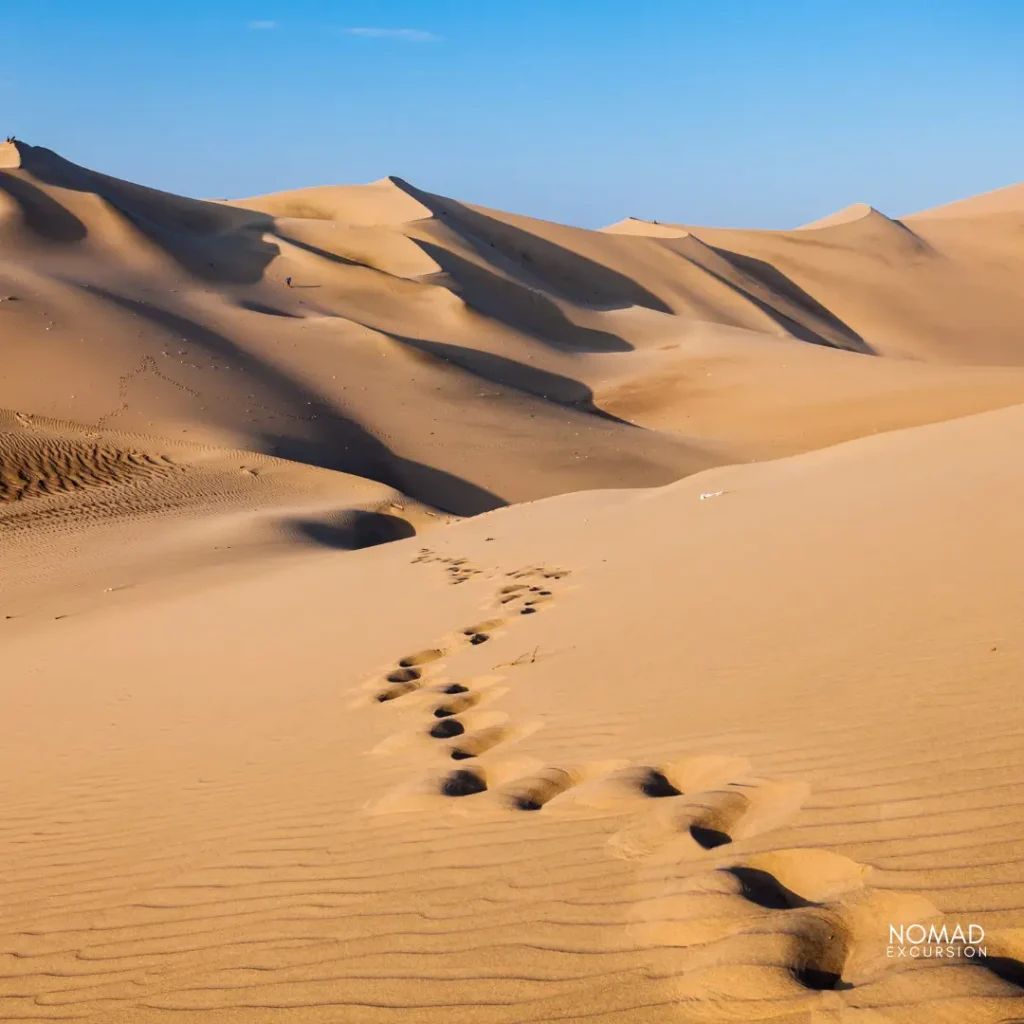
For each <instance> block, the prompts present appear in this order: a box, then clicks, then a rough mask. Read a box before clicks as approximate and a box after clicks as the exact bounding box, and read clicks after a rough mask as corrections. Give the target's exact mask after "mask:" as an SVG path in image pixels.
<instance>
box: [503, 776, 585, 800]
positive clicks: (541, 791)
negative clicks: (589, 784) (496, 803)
mask: <svg viewBox="0 0 1024 1024" xmlns="http://www.w3.org/2000/svg"><path fill="white" fill-rule="evenodd" d="M577 782H579V776H578V774H577V773H576V772H572V771H567V770H565V769H563V768H546V769H545V770H544V771H542V772H540V773H538V774H537V775H534V776H532V777H531V778H528V779H522V780H521V781H519V782H516V783H513V784H512V785H511V786H510V787H509V788H508V790H506V792H505V797H506V798H507V799H508V801H509V803H510V804H511V805H512V806H513V807H515V808H516V809H517V810H520V811H539V810H540V809H541V808H542V807H543V806H544V805H545V804H546V803H548V802H549V801H550V800H553V799H554V798H555V797H556V796H558V795H559V793H564V792H565V791H566V790H567V789H571V788H572V787H573V786H575V785H576V783H577Z"/></svg>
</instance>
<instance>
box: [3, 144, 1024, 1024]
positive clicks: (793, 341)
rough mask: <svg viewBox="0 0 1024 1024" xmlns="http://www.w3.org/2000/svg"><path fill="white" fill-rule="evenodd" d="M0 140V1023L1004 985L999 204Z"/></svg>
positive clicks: (884, 1005) (901, 1011) (1022, 935)
mask: <svg viewBox="0 0 1024 1024" xmlns="http://www.w3.org/2000/svg"><path fill="white" fill-rule="evenodd" d="M0 168H3V169H2V170H0V300H2V301H0V345H2V346H3V370H2V372H0V409H3V410H5V411H3V412H0V556H2V557H3V566H4V571H3V576H2V578H0V656H2V661H0V664H2V669H3V671H2V673H0V706H2V708H3V714H2V715H0V722H2V725H0V765H2V771H0V779H3V780H4V781H3V784H2V789H0V857H2V863H3V864H4V870H3V872H0V907H2V910H3V913H2V915H0V1019H2V1020H5V1021H6V1020H12V1021H14V1020H85V1021H96V1022H115V1021H116V1022H122V1021H125V1022H127V1021H130V1022H133V1024H134V1022H142V1024H149V1022H165V1021H171V1020H181V1021H192V1020H194V1021H203V1022H208V1021H209V1022H214V1024H216V1022H239V1021H246V1022H249V1021H253V1022H271V1021H275V1022H276V1021H303V1022H305V1021H311V1022H312V1021H318V1022H328V1021H329V1022H335V1021H346V1022H350V1021H351V1022H357V1024H362V1022H367V1024H377V1022H406V1021H408V1022H410V1024H411V1022H416V1024H419V1022H428V1024H429V1022H435V1021H436V1022H442V1021H443V1022H446V1024H447V1022H453V1021H457V1022H463V1021H464V1022H467V1024H476V1022H482V1024H488V1022H494V1024H499V1022H501V1024H511V1022H528V1021H529V1022H533V1021H537V1022H540V1021H554V1020H558V1021H588V1022H589V1021H593V1022H606V1024H613V1022H614V1024H623V1022H677V1021H679V1022H682V1021H687V1022H689V1021H695V1022H709V1024H710V1022H725V1021H775V1022H786V1024H812V1022H814V1024H817V1022H825V1021H844V1022H846V1021H851V1022H856V1024H883V1022H898V1024H918V1022H922V1021H948V1022H950V1024H953V1022H956V1024H960V1022H968V1024H971V1022H979V1024H981V1022H993V1024H995V1022H999V1021H1003V1022H1005V1021H1010V1020H1014V1019H1016V1018H1018V1017H1021V1016H1024V1003H1022V1001H1021V996H1022V994H1024V911H1022V907H1024V870H1022V861H1024V829H1022V828H1021V825H1020V821H1019V819H1020V815H1019V813H1018V811H1019V808H1018V811H1015V810H1014V808H1015V806H1016V805H1017V794H1018V793H1019V791H1020V789H1021V783H1022V782H1024V777H1022V776H1024V772H1022V768H1021V765H1020V763H1019V762H1020V757H1019V754H1018V752H1019V750H1020V749H1021V737H1022V735H1024V704H1022V701H1021V699H1020V694H1019V689H1020V687H1019V680H1020V677H1021V671H1022V668H1024V626H1022V623H1021V616H1020V597H1019V590H1020V580H1021V578H1022V575H1024V545H1022V543H1021V531H1020V527H1019V518H1020V516H1019V509H1020V507H1021V502H1022V500H1024V479H1022V478H1021V475H1020V473H1019V470H1018V458H1017V453H1018V451H1019V450H1020V447H1021V444H1022V443H1024V408H1022V403H1024V348H1021V344H1020V337H1021V335H1020V330H1021V326H1020V325H1021V324H1022V322H1024V315H1022V314H1024V293H1021V291H1020V288H1019V281H1020V273H1021V270H1022V269H1024V268H1022V266H1021V264H1022V261H1024V254H1022V253H1021V251H1020V247H1019V242H1018V239H1019V235H1020V227H1021V224H1022V218H1024V204H1022V203H1021V202H1020V201H1019V198H1017V197H1019V195H1020V192H1019V188H1020V187H1019V186H1016V187H1011V189H1008V190H1001V192H999V193H993V194H991V195H990V196H989V197H979V198H978V199H976V200H967V201H964V202H962V203H955V204H952V205H951V206H949V207H945V208H942V209H940V210H936V211H927V212H926V213H923V214H919V215H910V216H904V217H901V218H899V219H898V220H897V219H891V218H889V217H887V216H886V215H885V214H883V213H881V212H879V211H877V210H875V209H873V208H871V207H869V206H867V205H864V204H857V205H856V206H854V207H850V208H848V209H846V210H844V211H840V213H839V214H836V215H834V216H833V217H831V218H825V219H824V220H823V221H819V222H816V223H814V224H811V225H806V226H804V227H802V228H797V229H795V230H793V231H780V232H764V231H736V230H724V229H712V228H701V227H693V226H684V227H681V226H675V225H665V224H653V223H651V224H648V223H646V222H641V221H635V220H627V221H625V222H622V223H620V224H618V225H615V226H613V227H612V228H609V229H605V230H603V231H585V230H583V229H577V228H570V227H565V226H561V225H557V224H551V223H547V222H541V221H536V220H532V219H530V218H525V217H520V216H515V215H511V214H506V213H501V212H498V211H494V210H488V209H483V208H480V207H474V206H469V205H466V204H462V203H459V202H457V201H455V200H452V199H447V198H444V197H440V196H436V195H433V194H430V193H426V192H423V191H422V190H419V189H417V188H416V187H415V186H413V185H410V184H408V183H407V182H404V181H402V180H401V179H397V178H390V179H385V180H383V181H381V182H376V183H374V184H372V185H365V186H343V187H341V186H339V187H332V186H326V187H319V188H313V189H309V190H301V191H298V192H291V193H284V194H280V195H274V196H267V197H262V198H257V199H250V200H238V201H232V202H227V201H220V200H218V201H199V200H190V199H184V198H181V197H177V196H171V195H167V194H165V193H160V192H156V191H153V190H150V189H146V188H143V187H141V186H137V185H132V184H130V183H127V182H121V181H118V180H117V179H113V178H110V177H107V176H104V175H102V174H98V173H96V172H92V171H88V170H85V169H83V168H80V167H77V166H76V165H74V164H71V163H69V162H67V161H65V160H63V159H62V158H61V157H58V156H57V155H56V154H53V153H50V152H49V151H47V150H43V149H39V148H33V147H28V146H24V145H22V144H20V143H19V144H17V145H10V144H6V145H0ZM1015 189H1016V191H1015ZM288 278H291V285H290V286H289V284H288V283H287V279H288ZM918 924H921V925H923V926H925V927H932V926H934V927H935V928H937V929H941V928H942V927H945V928H946V929H947V934H953V933H954V930H955V928H956V927H957V926H958V925H959V926H961V927H962V929H963V930H964V932H965V934H973V935H975V936H977V935H978V934H979V930H982V931H983V932H984V935H983V941H981V942H978V943H976V945H980V946H982V947H983V948H984V949H985V950H986V951H987V955H985V956H968V955H966V952H965V949H964V946H965V945H966V943H960V942H959V941H958V940H956V941H953V943H952V945H951V946H950V947H949V948H951V949H952V950H953V955H949V954H948V953H944V955H943V956H942V957H941V958H940V957H936V956H933V955H929V956H927V957H925V956H918V957H913V956H911V955H907V956H904V957H900V956H899V955H898V952H899V951H898V949H895V948H893V940H892V932H891V929H900V928H902V929H904V931H905V930H906V929H907V927H908V926H913V925H918ZM972 926H973V928H974V929H975V931H974V932H973V933H972V932H969V929H970V928H971V927H972ZM946 948H947V946H946V945H945V944H944V945H943V949H944V950H945V949H946ZM929 952H931V948H930V947H929ZM890 954H891V955H890Z"/></svg>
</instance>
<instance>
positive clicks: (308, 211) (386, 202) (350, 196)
mask: <svg viewBox="0 0 1024 1024" xmlns="http://www.w3.org/2000/svg"><path fill="white" fill-rule="evenodd" d="M413 191H414V190H413V189H412V188H411V186H409V184H408V183H407V182H404V181H402V179H401V178H395V177H387V178H381V179H380V181H374V182H371V183H370V184H369V185H328V186H324V187H321V188H303V189H298V190H297V191H293V192H276V193H274V194H273V195H266V196H259V197H257V198H254V199H238V200H235V201H234V202H233V203H231V205H233V206H239V207H243V208H245V209H247V210H259V211H261V212H262V213H268V214H270V215H271V216H273V217H290V218H296V219H304V220H329V221H337V222H338V223H340V224H350V225H355V226H357V227H389V226H396V225H399V224H407V223H409V222H410V221H417V220H423V219H424V218H428V217H430V216H431V212H430V210H429V208H428V207H426V206H424V205H423V204H422V203H420V202H419V201H418V200H417V199H416V198H415V197H414V195H413Z"/></svg>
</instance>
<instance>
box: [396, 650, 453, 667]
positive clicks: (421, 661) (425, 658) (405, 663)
mask: <svg viewBox="0 0 1024 1024" xmlns="http://www.w3.org/2000/svg"><path fill="white" fill-rule="evenodd" d="M445 653H446V652H445V651H443V650H441V648H440V647H431V648H428V649H427V650H425V651H417V652H416V653H415V654H407V655H406V656H405V657H404V658H402V659H401V660H400V661H399V662H398V664H399V666H400V667H401V668H413V667H414V666H416V665H426V664H429V663H430V662H431V661H437V659H438V658H443V657H444V656H445Z"/></svg>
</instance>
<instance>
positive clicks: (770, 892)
mask: <svg viewBox="0 0 1024 1024" xmlns="http://www.w3.org/2000/svg"><path fill="white" fill-rule="evenodd" d="M724 870H725V871H727V872H729V873H730V874H732V875H733V876H734V877H735V878H737V879H738V881H739V882H740V884H741V886H742V895H743V896H744V897H745V898H746V899H748V900H750V901H751V902H752V903H757V904H758V905H759V906H768V904H769V903H773V902H777V903H780V904H782V906H781V907H778V908H775V909H786V908H788V907H793V906H800V905H803V906H806V905H808V904H811V903H826V902H830V901H833V900H837V899H839V898H840V897H841V896H846V895H848V894H849V893H851V892H857V891H859V890H861V889H863V888H864V886H865V883H866V880H867V878H868V877H869V875H870V874H871V868H870V867H868V866H867V865H866V864H858V863H857V862H856V861H855V860H851V859H850V858H849V857H844V856H843V855H842V854H839V853H832V852H831V851H830V850H816V849H803V850H774V851H772V852H771V853H759V854H755V855H754V856H752V857H745V858H744V859H743V862H742V863H740V864H736V865H733V866H732V867H729V868H725V869H724ZM786 893H791V894H792V898H790V897H787V896H786V895H785V894H786Z"/></svg>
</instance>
